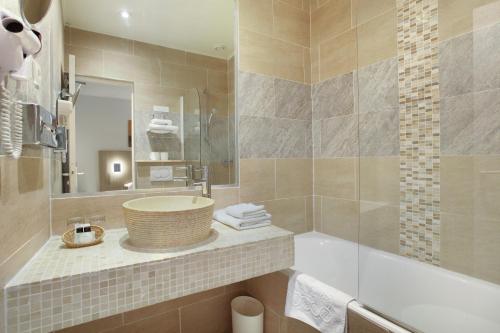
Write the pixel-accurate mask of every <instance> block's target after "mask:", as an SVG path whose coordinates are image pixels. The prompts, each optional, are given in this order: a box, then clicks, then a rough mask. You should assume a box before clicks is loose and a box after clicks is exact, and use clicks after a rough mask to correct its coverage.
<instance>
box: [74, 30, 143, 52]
mask: <svg viewBox="0 0 500 333" xmlns="http://www.w3.org/2000/svg"><path fill="white" fill-rule="evenodd" d="M70 39H71V45H72V46H80V47H85V48H89V49H99V50H103V51H109V52H114V53H125V54H132V53H133V42H132V41H131V40H129V39H124V38H118V37H113V36H108V35H104V34H99V33H94V32H90V31H85V30H80V29H75V28H71V38H70Z"/></svg>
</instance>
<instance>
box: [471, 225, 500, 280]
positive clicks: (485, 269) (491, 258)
mask: <svg viewBox="0 0 500 333" xmlns="http://www.w3.org/2000/svg"><path fill="white" fill-rule="evenodd" d="M499 239H500V219H497V220H488V219H480V218H475V220H474V261H473V262H474V274H473V275H474V276H476V277H478V278H480V279H483V280H487V281H490V282H493V283H496V284H500V265H498V253H500V242H499V241H498V240H499ZM495 263H497V264H495Z"/></svg>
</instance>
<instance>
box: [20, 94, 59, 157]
mask: <svg viewBox="0 0 500 333" xmlns="http://www.w3.org/2000/svg"><path fill="white" fill-rule="evenodd" d="M22 109H23V118H24V122H23V143H24V144H26V145H41V146H46V147H51V148H56V147H57V140H56V120H55V117H54V116H53V115H52V114H51V113H50V112H49V111H47V110H45V109H44V108H42V107H41V106H40V105H35V104H23V105H22Z"/></svg>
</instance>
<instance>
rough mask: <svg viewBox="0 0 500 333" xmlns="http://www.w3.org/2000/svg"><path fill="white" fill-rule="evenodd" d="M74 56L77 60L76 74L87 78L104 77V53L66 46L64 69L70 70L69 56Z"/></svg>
mask: <svg viewBox="0 0 500 333" xmlns="http://www.w3.org/2000/svg"><path fill="white" fill-rule="evenodd" d="M69 54H73V55H74V56H75V58H76V62H75V70H76V74H79V75H86V76H103V75H104V71H103V70H104V69H103V52H102V51H101V50H94V49H88V48H84V47H78V46H71V45H66V47H65V56H64V61H65V64H64V68H65V69H66V70H68V55H69Z"/></svg>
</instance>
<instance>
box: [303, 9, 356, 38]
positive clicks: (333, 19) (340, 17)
mask: <svg viewBox="0 0 500 333" xmlns="http://www.w3.org/2000/svg"><path fill="white" fill-rule="evenodd" d="M320 6H321V7H320V8H318V9H315V10H313V11H312V12H311V45H312V46H314V45H316V44H318V43H320V42H323V41H325V40H327V39H331V38H332V37H334V36H336V35H339V34H341V33H344V32H346V31H347V30H349V29H350V28H351V1H350V0H331V1H329V2H328V3H326V4H324V5H322V4H320Z"/></svg>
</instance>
